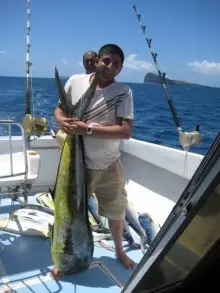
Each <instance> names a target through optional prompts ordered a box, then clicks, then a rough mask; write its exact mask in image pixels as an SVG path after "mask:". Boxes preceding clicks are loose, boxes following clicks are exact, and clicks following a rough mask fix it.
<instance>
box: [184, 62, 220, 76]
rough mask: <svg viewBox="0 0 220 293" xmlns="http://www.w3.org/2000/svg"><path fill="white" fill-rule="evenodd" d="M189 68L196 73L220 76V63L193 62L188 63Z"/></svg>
mask: <svg viewBox="0 0 220 293" xmlns="http://www.w3.org/2000/svg"><path fill="white" fill-rule="evenodd" d="M187 64H188V66H189V67H190V68H191V69H192V70H193V71H195V72H197V73H199V74H205V75H220V62H209V61H207V60H203V61H193V62H187Z"/></svg>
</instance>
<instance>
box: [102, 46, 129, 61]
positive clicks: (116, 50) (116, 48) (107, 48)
mask: <svg viewBox="0 0 220 293" xmlns="http://www.w3.org/2000/svg"><path fill="white" fill-rule="evenodd" d="M107 53H111V54H117V55H119V56H120V58H121V63H122V64H123V62H124V59H125V56H124V52H123V51H122V49H121V48H120V47H119V46H117V45H115V44H106V45H104V46H102V47H101V48H100V49H99V52H98V58H100V57H101V56H102V55H104V54H107Z"/></svg>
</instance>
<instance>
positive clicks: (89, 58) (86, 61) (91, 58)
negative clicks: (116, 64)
mask: <svg viewBox="0 0 220 293" xmlns="http://www.w3.org/2000/svg"><path fill="white" fill-rule="evenodd" d="M95 62H96V55H95V54H94V53H87V54H86V55H84V57H83V65H84V67H85V70H86V72H87V73H93V72H95V71H96V64H95Z"/></svg>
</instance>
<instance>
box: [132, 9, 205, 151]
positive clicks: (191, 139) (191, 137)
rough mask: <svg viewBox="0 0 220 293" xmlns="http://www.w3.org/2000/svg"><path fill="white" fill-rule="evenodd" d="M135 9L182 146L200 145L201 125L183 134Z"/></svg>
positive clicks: (163, 73)
mask: <svg viewBox="0 0 220 293" xmlns="http://www.w3.org/2000/svg"><path fill="white" fill-rule="evenodd" d="M133 9H134V11H135V14H136V16H137V18H138V21H139V24H140V26H141V29H142V32H143V34H144V38H145V40H146V42H147V45H148V47H149V50H150V53H151V55H152V57H153V61H154V64H155V66H156V69H157V72H158V75H159V77H160V82H161V84H162V86H163V90H164V92H165V96H166V98H167V102H168V105H169V107H170V111H171V113H172V117H173V120H174V123H175V125H176V128H177V132H178V134H179V142H180V144H181V145H182V147H183V148H188V147H190V146H191V145H198V144H200V142H201V136H200V133H199V125H197V126H196V128H195V130H194V131H192V132H183V131H182V128H181V125H180V122H179V119H178V117H177V114H176V110H175V108H174V105H173V101H172V99H171V97H170V95H169V93H168V89H167V86H166V79H165V76H166V73H165V72H161V70H160V67H159V64H158V62H157V53H155V52H153V51H152V47H151V43H152V39H149V38H148V37H147V33H146V26H145V25H143V24H142V22H141V14H140V13H138V12H137V9H136V6H135V5H134V6H133Z"/></svg>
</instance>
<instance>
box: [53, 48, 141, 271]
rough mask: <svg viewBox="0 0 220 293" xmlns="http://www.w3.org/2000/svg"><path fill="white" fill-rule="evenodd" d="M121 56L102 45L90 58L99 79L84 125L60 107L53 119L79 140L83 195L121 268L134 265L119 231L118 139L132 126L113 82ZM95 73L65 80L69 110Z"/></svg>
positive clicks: (128, 103) (124, 97) (121, 87)
mask: <svg viewBox="0 0 220 293" xmlns="http://www.w3.org/2000/svg"><path fill="white" fill-rule="evenodd" d="M123 62H124V53H123V51H122V50H121V48H120V47H118V46H117V45H114V44H107V45H105V46H103V47H102V48H101V49H100V50H99V52H98V57H97V58H96V63H95V65H96V67H97V69H98V72H99V78H98V82H97V86H96V90H95V93H94V96H93V97H92V100H91V102H90V104H89V107H88V108H87V110H86V112H85V116H86V115H87V116H88V119H86V123H85V122H82V121H77V120H75V119H74V118H66V116H65V114H64V112H63V111H62V109H61V108H60V107H57V108H56V109H55V112H54V115H55V119H56V121H57V122H58V124H59V125H60V127H61V128H62V129H63V130H64V131H65V132H66V133H67V134H69V135H71V134H76V135H80V136H81V135H82V136H83V142H84V148H85V161H86V172H87V190H88V195H91V194H93V193H95V195H96V197H97V199H98V206H99V214H100V215H101V216H104V217H106V218H107V219H108V221H109V227H110V229H111V232H112V236H113V239H114V243H115V251H116V257H117V258H118V259H119V260H120V261H121V262H122V263H123V265H124V266H125V267H126V268H132V269H133V268H134V267H135V263H134V261H133V260H131V259H130V258H129V257H128V256H127V254H126V253H125V252H124V251H123V247H122V231H123V221H124V218H125V209H126V206H127V198H126V191H125V179H124V173H123V166H122V163H121V160H120V150H119V145H120V140H121V139H130V137H131V133H132V124H133V115H134V114H133V99H132V91H131V89H130V88H129V87H128V86H127V85H125V84H123V83H119V82H116V81H115V77H116V76H117V75H118V74H119V73H120V71H121V70H122V68H123ZM94 76H95V73H91V74H86V75H81V76H80V75H79V76H77V78H73V79H71V78H70V79H69V80H68V81H67V83H66V85H65V91H66V93H67V95H68V96H69V97H70V99H71V101H72V104H73V105H75V104H76V103H77V102H78V100H79V99H80V97H81V96H82V95H83V94H84V93H85V91H86V90H87V89H88V87H89V86H90V85H91V83H92V81H93V79H94Z"/></svg>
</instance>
